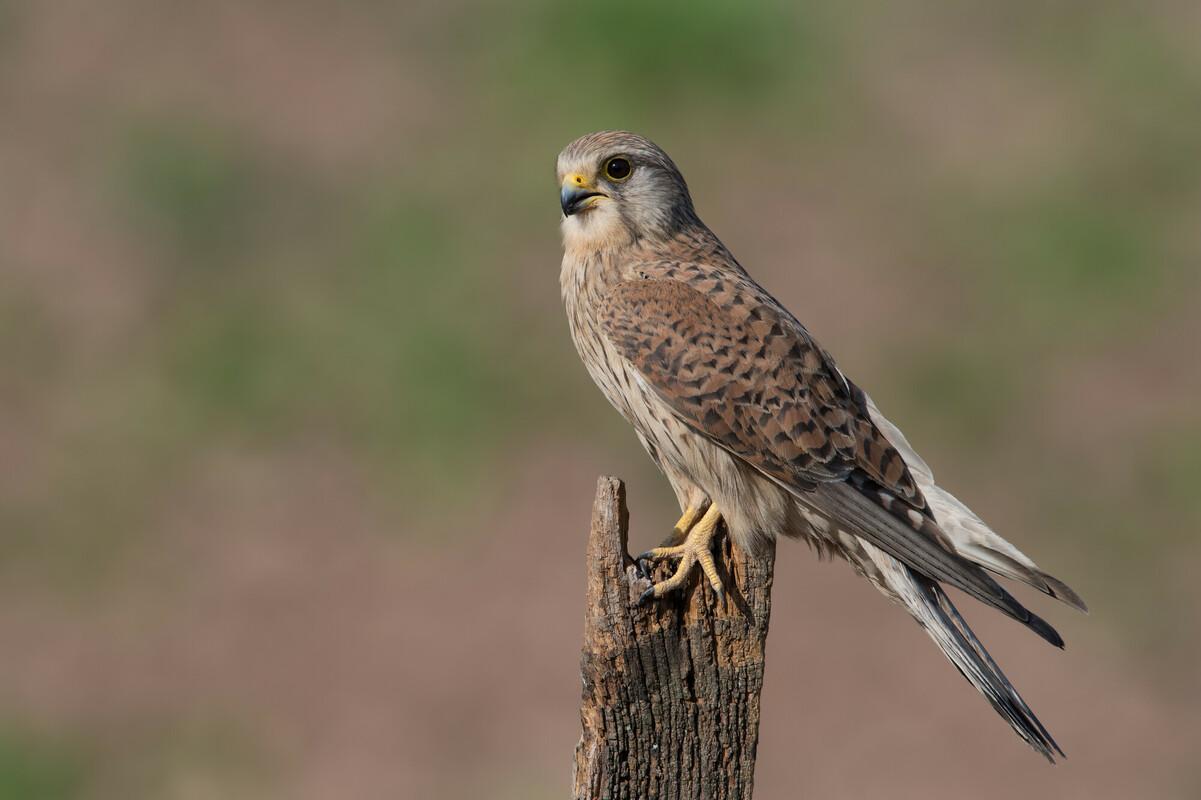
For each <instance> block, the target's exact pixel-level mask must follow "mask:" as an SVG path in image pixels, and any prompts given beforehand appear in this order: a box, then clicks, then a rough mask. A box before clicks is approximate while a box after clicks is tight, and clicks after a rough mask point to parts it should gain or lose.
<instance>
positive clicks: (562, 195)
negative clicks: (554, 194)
mask: <svg viewBox="0 0 1201 800" xmlns="http://www.w3.org/2000/svg"><path fill="white" fill-rule="evenodd" d="M606 196H607V195H605V194H603V193H601V192H598V191H596V189H595V188H593V186H592V183H591V182H589V181H588V179H587V178H585V177H584V176H583V175H580V174H579V173H578V172H573V173H570V174H568V175H567V176H566V177H565V178H563V186H562V188H560V190H559V205H560V206H561V207H562V208H563V214H564V215H565V216H568V217H570V216H571V215H572V214H577V213H579V212H580V211H583V210H584V209H585V208H589V207H591V205H592V203H591V202H589V201H590V200H591V199H592V198H593V197H606Z"/></svg>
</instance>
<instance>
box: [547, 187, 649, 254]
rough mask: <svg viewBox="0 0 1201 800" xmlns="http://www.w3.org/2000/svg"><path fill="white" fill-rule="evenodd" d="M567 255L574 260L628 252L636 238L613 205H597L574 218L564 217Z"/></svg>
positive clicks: (605, 202) (610, 201) (606, 200)
mask: <svg viewBox="0 0 1201 800" xmlns="http://www.w3.org/2000/svg"><path fill="white" fill-rule="evenodd" d="M560 230H561V231H562V233H563V251H564V252H565V253H566V254H567V255H568V256H569V257H572V258H577V259H583V258H587V257H588V256H596V255H606V254H611V253H614V252H617V251H620V250H624V249H625V248H627V247H629V246H630V245H632V244H633V243H634V235H633V234H632V233H631V231H630V229H629V228H628V227H627V226H626V224H625V221H624V220H622V218H621V215H620V214H618V213H617V209H616V208H615V207H614V206H613V201H612V200H608V199H604V200H600V201H598V202H596V204H595V205H594V206H593V207H592V208H589V209H586V210H584V211H582V212H580V213H578V214H575V215H574V216H570V217H564V219H563V222H562V224H561V225H560Z"/></svg>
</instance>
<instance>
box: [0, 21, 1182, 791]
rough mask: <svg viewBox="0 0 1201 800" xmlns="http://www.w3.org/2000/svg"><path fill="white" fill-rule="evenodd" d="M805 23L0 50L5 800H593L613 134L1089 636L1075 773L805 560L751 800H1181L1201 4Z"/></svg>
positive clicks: (1021, 640) (1010, 649)
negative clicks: (573, 171) (593, 209)
mask: <svg viewBox="0 0 1201 800" xmlns="http://www.w3.org/2000/svg"><path fill="white" fill-rule="evenodd" d="M792 6H793V4H791V3H785V2H783V1H782V0H780V2H774V3H766V4H755V5H751V4H734V3H725V2H720V1H719V0H696V1H694V2H687V3H686V2H683V1H682V0H673V1H672V2H667V3H662V4H654V5H653V6H652V4H643V3H638V2H634V0H615V2H607V3H572V4H566V3H559V2H552V1H551V0H535V1H534V2H526V3H517V4H514V3H472V2H461V1H456V2H451V3H435V2H432V1H430V0H427V1H426V2H417V3H405V2H401V3H380V2H368V1H367V0H353V1H352V2H342V3H336V2H321V1H319V0H301V2H279V1H273V0H257V1H255V2H248V1H247V0H238V1H237V2H235V1H234V0H212V1H211V2H205V3H188V2H182V1H181V0H166V1H164V0H158V1H157V2H152V1H151V0H110V2H105V3H95V2H85V1H84V0H55V2H46V1H43V2H36V1H35V0H0V642H3V647H2V650H0V654H2V655H0V798H38V799H45V800H68V799H71V798H141V797H146V798H166V799H167V800H195V799H198V798H256V799H258V798H301V799H302V800H305V799H312V800H318V799H322V800H323V799H324V798H333V797H347V798H352V797H353V798H385V797H387V798H397V797H402V798H435V799H436V800H442V799H443V798H484V797H487V798H501V799H504V798H511V799H512V800H517V799H518V798H521V799H522V800H526V799H530V798H535V799H536V798H556V797H562V796H565V794H566V792H567V789H568V786H569V780H570V774H569V770H570V763H571V753H572V748H573V746H574V744H575V741H576V738H577V735H578V718H577V710H578V697H579V677H578V670H577V659H578V645H579V641H580V632H581V623H582V617H583V608H582V606H583V581H582V576H583V563H582V562H583V558H584V537H585V533H586V530H585V529H586V525H587V519H588V513H589V505H590V502H591V496H592V491H593V486H594V479H595V476H596V475H597V474H598V473H602V472H604V473H616V474H620V475H622V476H623V477H625V478H626V479H627V481H628V482H629V485H630V493H631V501H632V506H633V508H632V514H633V520H634V523H633V524H634V539H635V542H634V544H635V546H638V545H642V544H646V543H650V542H652V541H655V540H657V539H659V538H661V536H662V534H663V532H664V531H665V530H666V527H667V526H668V525H669V524H670V522H671V521H672V520H673V519H674V516H675V515H674V513H673V508H672V502H673V499H672V497H671V495H670V493H669V491H668V490H667V488H666V484H665V482H664V481H663V480H662V479H661V478H660V477H659V476H658V475H657V474H656V473H655V472H654V470H653V468H652V467H651V466H650V464H649V462H648V461H647V459H646V458H645V456H644V454H642V452H641V451H640V449H639V448H638V446H637V443H636V441H635V439H634V437H633V435H632V433H630V432H629V430H628V429H627V428H626V426H625V425H624V423H622V422H621V421H620V420H619V418H618V417H617V415H616V414H615V413H613V412H612V410H611V409H609V408H608V406H607V405H605V404H604V402H603V400H602V399H601V398H600V396H599V394H598V393H597V392H596V391H595V390H594V389H593V387H592V386H591V385H590V383H589V382H588V379H587V377H586V375H585V373H584V371H583V369H582V368H581V367H580V366H579V364H578V362H577V360H576V357H575V354H574V352H573V350H572V348H571V345H570V342H569V340H568V336H567V331H566V325H565V323H564V319H563V315H562V311H561V309H560V305H559V296H558V263H559V249H558V247H559V245H558V231H557V224H558V217H559V210H558V207H557V198H556V186H555V185H554V179H553V164H554V156H555V155H556V153H557V152H558V150H559V149H560V148H561V147H562V146H563V145H564V144H566V143H567V142H568V141H570V140H571V139H573V138H574V137H576V136H578V135H580V134H582V133H585V132H587V131H590V130H594V129H598V128H603V127H624V128H631V129H635V130H638V131H640V132H643V133H645V134H647V135H649V136H651V137H652V138H654V139H655V140H657V141H658V142H659V143H660V144H662V145H663V146H664V147H666V148H667V149H668V151H669V152H671V153H672V154H673V156H674V157H675V158H676V160H677V161H678V163H679V164H680V165H681V166H682V168H683V170H684V172H685V174H686V175H687V177H688V178H689V181H690V183H691V185H692V190H693V195H694V197H695V198H696V201H697V205H698V209H699V211H700V213H701V215H702V216H703V217H704V219H705V220H706V221H707V222H708V223H709V224H710V225H711V226H712V227H713V228H714V229H715V230H716V231H717V232H718V233H719V234H720V235H721V236H722V237H723V239H724V240H725V241H726V243H727V244H728V245H730V247H731V248H732V249H733V250H734V251H735V252H736V253H737V254H738V256H739V258H740V259H741V260H742V262H743V263H744V264H745V265H746V266H747V267H748V269H749V270H750V271H751V272H752V273H753V274H754V275H756V276H757V277H758V278H759V279H760V280H761V281H762V282H763V283H764V284H765V285H766V286H767V287H768V288H769V289H771V290H772V291H773V292H774V293H775V294H776V295H777V296H778V297H780V299H781V300H783V301H784V302H785V303H786V304H787V305H789V306H790V307H791V308H792V309H793V310H794V311H795V312H796V313H797V314H798V316H799V317H800V318H801V319H802V320H804V321H805V322H806V323H807V324H808V325H809V327H810V328H811V330H813V331H814V332H815V333H816V335H817V336H818V337H819V338H820V339H821V340H822V341H823V343H824V344H825V345H826V346H827V347H828V348H829V349H830V350H831V351H832V352H833V353H834V354H835V356H836V357H837V358H838V359H839V362H840V364H841V365H842V366H843V368H844V369H845V370H846V371H847V372H848V373H849V374H850V375H852V376H853V377H854V378H855V379H856V380H857V381H858V382H859V383H861V384H862V385H864V386H866V387H868V388H869V389H870V390H871V392H872V393H873V395H874V396H875V398H876V399H877V401H878V402H879V403H880V405H881V406H882V407H883V408H884V409H885V411H886V413H888V414H889V416H891V417H892V418H893V419H895V420H896V421H897V422H898V423H899V424H901V426H902V427H904V428H905V429H906V431H907V432H908V434H909V438H910V439H911V440H912V441H913V442H914V443H915V444H916V445H917V446H918V448H919V449H920V450H922V451H923V452H924V453H925V454H926V456H927V458H928V460H929V461H930V462H931V463H932V465H933V466H934V468H935V470H936V471H937V472H938V473H939V475H940V476H941V477H942V479H943V481H944V483H945V484H946V485H948V486H949V488H951V489H952V490H953V491H955V492H956V493H957V494H959V495H960V496H961V497H962V498H964V499H965V500H967V501H969V502H970V503H971V504H972V506H973V507H974V508H976V509H977V510H978V511H979V512H980V513H981V514H982V515H983V516H984V517H985V518H986V519H988V520H990V521H991V522H992V523H993V524H994V525H995V526H996V527H997V528H998V529H999V530H1000V531H1002V532H1003V533H1004V534H1005V535H1006V536H1008V537H1009V538H1011V539H1012V540H1013V541H1014V542H1015V543H1017V544H1018V545H1019V546H1021V547H1022V548H1024V549H1025V550H1027V551H1028V552H1029V553H1030V554H1032V555H1033V556H1034V557H1035V558H1036V559H1037V560H1038V561H1039V562H1040V563H1041V564H1042V565H1043V566H1044V567H1046V568H1048V569H1049V570H1050V571H1052V572H1054V573H1055V574H1057V575H1059V576H1060V577H1062V578H1064V579H1065V580H1067V581H1068V582H1069V583H1070V584H1071V585H1072V586H1074V587H1075V588H1076V589H1077V590H1079V591H1080V592H1081V594H1083V595H1084V597H1085V598H1086V599H1087V600H1088V601H1089V602H1090V605H1091V606H1092V610H1093V611H1092V615H1091V616H1089V617H1084V616H1081V615H1077V614H1075V613H1074V612H1072V611H1071V610H1070V609H1068V608H1066V607H1058V606H1054V605H1052V604H1051V603H1050V602H1043V600H1042V598H1038V597H1033V598H1030V597H1029V595H1028V594H1023V597H1027V598H1029V599H1030V600H1031V602H1033V603H1034V605H1035V607H1036V608H1037V609H1038V610H1039V611H1040V612H1041V613H1043V614H1044V615H1046V616H1048V617H1049V618H1050V619H1052V620H1053V622H1054V623H1055V624H1057V625H1058V626H1059V627H1060V629H1061V631H1063V633H1064V634H1065V637H1066V638H1067V639H1068V642H1069V644H1068V649H1067V651H1066V652H1064V653H1059V652H1056V651H1054V650H1053V649H1051V648H1048V647H1046V646H1045V645H1044V644H1043V643H1042V642H1040V641H1038V640H1037V639H1036V638H1035V637H1032V636H1029V635H1026V634H1025V632H1024V631H1022V630H1020V629H1018V628H1017V626H1014V625H1012V624H1009V623H1007V622H1006V621H1005V620H1003V619H999V618H995V617H994V615H991V614H990V613H986V612H985V611H984V610H983V609H981V608H979V607H974V606H973V607H970V608H967V609H966V610H967V611H968V613H969V615H970V617H971V619H972V620H973V622H974V623H975V624H977V625H978V629H979V633H980V634H981V636H982V638H984V639H985V641H986V642H988V643H989V645H990V647H991V648H992V649H993V652H994V655H996V657H997V659H998V660H999V661H1000V662H1001V664H1002V665H1003V666H1004V667H1005V668H1006V669H1007V671H1008V672H1009V674H1010V676H1011V677H1012V678H1013V679H1014V681H1015V683H1017V684H1018V686H1019V687H1020V688H1021V689H1022V690H1023V692H1024V693H1025V694H1026V696H1027V699H1028V700H1029V701H1030V703H1031V704H1032V705H1033V706H1034V708H1035V710H1036V711H1037V712H1038V713H1039V715H1040V716H1041V717H1042V719H1043V721H1044V722H1045V723H1046V724H1047V726H1048V727H1049V728H1050V729H1051V731H1052V732H1053V733H1054V734H1055V736H1056V737H1057V738H1058V740H1059V741H1060V743H1061V744H1062V745H1063V746H1064V749H1065V750H1066V751H1067V752H1068V755H1069V758H1068V760H1067V761H1066V762H1065V763H1063V764H1061V765H1059V766H1057V767H1054V768H1052V767H1049V766H1047V765H1046V764H1045V763H1043V762H1042V761H1041V760H1040V759H1039V758H1038V757H1037V756H1036V755H1034V754H1033V753H1032V752H1030V751H1028V750H1027V749H1026V748H1025V747H1024V746H1023V745H1022V744H1021V743H1020V742H1019V741H1018V740H1017V739H1016V738H1015V737H1013V736H1012V734H1011V733H1010V732H1009V730H1008V729H1007V728H1006V726H1005V725H1004V724H1003V723H1002V722H1000V721H999V720H998V719H996V718H995V717H994V715H993V713H992V711H991V710H990V709H989V708H988V706H987V704H986V703H985V702H984V701H983V700H981V699H980V698H978V697H976V696H975V695H974V693H973V691H972V690H971V689H970V687H968V686H967V685H966V683H964V682H963V681H962V680H961V679H960V678H959V676H958V675H957V674H956V673H955V671H954V670H953V669H952V668H951V667H950V666H949V665H948V664H946V663H945V662H944V661H943V660H942V658H941V656H939V655H938V653H937V652H936V651H935V649H934V648H933V646H932V645H931V644H930V643H929V642H928V640H927V639H926V638H925V637H924V636H923V635H922V634H921V632H920V631H919V630H918V629H917V628H916V627H915V626H914V625H913V624H912V622H910V621H909V620H907V619H905V618H904V617H903V615H902V614H901V613H900V612H899V611H897V610H895V609H893V608H892V607H890V606H888V605H887V604H886V603H885V602H884V601H883V600H882V599H881V598H879V597H878V596H876V595H875V593H874V591H873V590H872V589H871V588H870V587H869V586H868V585H866V584H865V583H863V582H861V581H859V580H858V579H856V578H855V577H854V576H853V575H852V574H851V573H850V571H849V570H848V569H847V568H846V567H845V566H844V565H841V564H819V563H817V562H816V560H815V559H814V558H813V556H812V554H811V553H810V552H809V551H808V550H807V549H806V548H805V547H803V546H800V545H796V544H785V545H783V546H782V547H781V551H780V559H779V568H778V579H777V589H776V603H775V608H774V611H773V620H772V637H771V647H770V655H771V658H770V660H769V665H768V673H767V689H766V693H765V696H764V703H765V711H764V721H763V730H762V743H761V747H760V754H759V770H758V778H759V780H758V792H757V797H761V798H764V800H769V799H770V798H785V797H811V798H858V797H870V796H880V795H884V794H887V796H888V797H891V798H907V797H923V798H940V797H946V798H952V797H954V798H958V797H973V798H1002V797H1005V798H1010V797H1016V796H1025V797H1057V798H1090V799H1091V798H1133V797H1138V798H1195V797H1197V796H1198V795H1201V761H1199V760H1198V752H1199V750H1201V692H1199V691H1198V689H1197V675H1198V674H1201V582H1199V581H1198V564H1199V563H1201V538H1199V537H1198V529H1199V527H1201V487H1199V484H1201V402H1199V401H1201V5H1198V4H1197V3H1196V2H1191V1H1187V2H1186V1H1185V0H1180V1H1179V2H1149V3H1134V2H1127V3H1120V2H1098V3H1053V4H1045V3H1036V2H1032V1H1031V0H1022V1H1021V2H1009V3H985V2H976V1H975V0H973V2H967V3H956V4H950V3H943V4H935V3H904V4H895V3H886V2H850V3H845V2H833V1H832V0H831V1H830V2H823V3H810V4H805V5H804V7H803V8H793V7H792Z"/></svg>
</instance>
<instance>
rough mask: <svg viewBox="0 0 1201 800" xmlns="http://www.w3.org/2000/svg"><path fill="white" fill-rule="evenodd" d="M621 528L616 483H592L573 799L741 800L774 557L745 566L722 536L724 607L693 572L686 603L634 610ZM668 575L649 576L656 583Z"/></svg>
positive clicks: (664, 567)
mask: <svg viewBox="0 0 1201 800" xmlns="http://www.w3.org/2000/svg"><path fill="white" fill-rule="evenodd" d="M628 524H629V519H628V513H627V511H626V505H625V486H624V484H623V483H622V482H621V481H620V480H618V479H616V478H608V477H603V478H601V479H600V480H599V481H598V482H597V492H596V501H595V504H594V505H593V509H592V529H591V533H590V534H589V537H588V570H587V575H588V606H587V616H586V620H585V625H584V648H583V654H582V657H581V662H580V671H581V677H582V679H583V703H582V706H581V708H580V720H581V723H582V725H583V735H582V736H581V737H580V741H579V743H578V744H577V745H576V752H575V775H574V784H575V786H574V795H573V796H574V797H575V798H577V800H601V799H602V798H603V799H604V800H618V798H628V799H629V800H643V799H649V800H694V799H695V800H700V799H701V798H705V800H727V799H731V800H732V799H733V798H739V799H740V800H749V798H750V797H751V790H752V786H753V782H754V772H755V750H756V745H757V743H758V738H759V693H760V691H761V690H762V688H763V667H764V646H765V645H766V642H767V624H768V617H769V614H770V611H771V584H772V567H773V564H774V561H775V551H774V548H773V549H772V550H770V551H769V552H767V553H765V554H763V555H761V556H753V555H750V554H747V553H743V552H741V551H740V550H735V549H733V548H731V546H730V542H729V537H728V536H726V535H724V533H723V535H722V536H721V537H720V539H719V540H718V541H719V542H720V544H719V545H718V548H719V551H718V556H719V558H718V568H719V570H720V573H721V577H722V581H723V583H724V584H725V586H726V593H727V599H726V603H725V605H724V606H722V605H721V604H720V603H719V602H718V599H717V597H716V595H715V594H714V593H713V591H712V590H711V589H710V588H709V586H708V582H707V581H704V580H700V579H699V578H700V573H699V570H698V571H697V573H696V574H694V575H693V578H692V580H691V581H690V583H689V585H688V587H687V589H686V590H685V591H684V592H682V593H680V594H678V595H677V596H674V597H669V598H666V599H663V600H659V601H657V602H653V603H651V604H649V605H648V606H646V607H643V608H635V607H634V601H636V600H637V599H638V596H639V594H641V592H642V590H643V589H645V588H646V587H647V585H648V584H647V582H646V581H645V580H643V579H642V578H639V577H638V576H637V574H636V572H635V570H634V564H633V561H632V560H631V559H630V557H629V555H628V554H627V553H626V541H627V534H628ZM673 567H674V564H670V565H668V564H661V565H659V566H658V567H657V568H656V572H655V580H656V581H658V580H662V579H664V578H665V577H667V576H668V575H669V574H670V572H671V569H672V568H673Z"/></svg>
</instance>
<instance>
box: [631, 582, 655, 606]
mask: <svg viewBox="0 0 1201 800" xmlns="http://www.w3.org/2000/svg"><path fill="white" fill-rule="evenodd" d="M654 596H655V587H654V586H652V587H651V588H649V589H647V590H646V591H645V592H643V593H642V596H641V597H639V598H638V600H637V602H635V603H634V606H635V607H636V608H637V607H641V606H644V605H646V604H647V603H648V602H649V601H650V600H651V599H652V598H654Z"/></svg>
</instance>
